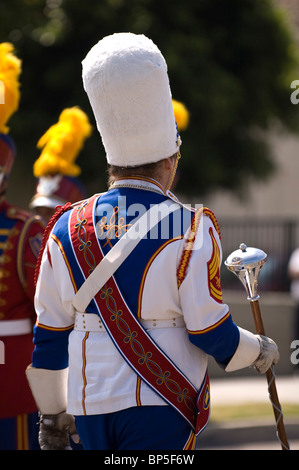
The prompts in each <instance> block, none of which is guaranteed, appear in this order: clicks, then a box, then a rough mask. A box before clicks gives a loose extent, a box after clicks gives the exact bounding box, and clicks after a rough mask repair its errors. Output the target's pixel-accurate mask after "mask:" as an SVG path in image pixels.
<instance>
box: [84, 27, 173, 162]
mask: <svg viewBox="0 0 299 470" xmlns="http://www.w3.org/2000/svg"><path fill="white" fill-rule="evenodd" d="M82 64H83V84H84V88H85V91H86V92H87V95H88V97H89V100H90V103H91V106H92V109H93V112H94V115H95V119H96V123H97V127H98V130H99V132H100V134H101V137H102V141H103V145H104V147H105V150H106V157H107V162H108V164H109V165H113V166H114V167H121V168H132V167H140V166H144V165H148V164H153V163H156V162H159V161H161V160H163V159H167V158H169V157H171V156H172V155H175V154H177V153H178V151H179V147H180V137H179V134H178V130H177V126H176V122H175V117H174V110H173V104H172V97H171V91H170V86H169V79H168V74H167V65H166V62H165V60H164V57H163V56H162V54H161V52H160V51H159V49H158V48H157V46H156V45H155V44H154V43H153V42H152V41H151V40H150V39H148V38H147V37H145V36H144V35H136V34H132V33H118V34H113V35H111V36H108V37H105V38H104V39H102V40H101V41H99V42H98V43H97V44H96V45H95V46H94V47H93V48H92V49H91V50H90V51H89V53H88V54H87V56H86V58H85V59H84V60H83V62H82Z"/></svg>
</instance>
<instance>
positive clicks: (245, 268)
mask: <svg viewBox="0 0 299 470" xmlns="http://www.w3.org/2000/svg"><path fill="white" fill-rule="evenodd" d="M266 259H267V255H266V253H264V251H262V250H259V249H258V248H252V247H247V246H246V245H245V243H241V245H240V247H239V250H236V251H233V253H231V254H230V255H229V256H228V257H227V259H226V260H225V262H224V264H225V266H226V267H227V269H228V270H229V271H232V272H233V273H234V274H235V275H236V276H237V277H238V278H239V279H240V281H241V282H242V284H243V285H244V287H245V289H246V292H247V299H248V300H251V301H253V300H258V299H259V297H260V296H259V295H258V293H257V287H258V277H259V274H260V270H261V269H262V267H263V265H264V264H265V262H266Z"/></svg>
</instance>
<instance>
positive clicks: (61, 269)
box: [33, 178, 251, 415]
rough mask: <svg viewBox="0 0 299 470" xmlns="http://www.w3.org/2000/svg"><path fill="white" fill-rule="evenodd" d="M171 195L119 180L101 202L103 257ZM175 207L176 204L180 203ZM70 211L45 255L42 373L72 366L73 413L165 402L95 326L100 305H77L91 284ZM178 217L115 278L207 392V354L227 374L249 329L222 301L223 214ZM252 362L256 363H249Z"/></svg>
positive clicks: (40, 296) (89, 256) (39, 298)
mask: <svg viewBox="0 0 299 470" xmlns="http://www.w3.org/2000/svg"><path fill="white" fill-rule="evenodd" d="M169 198H172V196H171V195H168V194H165V193H164V191H163V189H162V188H161V187H160V185H159V184H158V183H157V182H155V181H153V180H147V179H143V178H130V179H122V180H119V181H117V182H116V183H115V184H114V186H113V187H112V188H110V189H109V191H108V192H107V193H104V194H103V195H99V198H98V201H97V207H96V211H95V215H94V217H95V224H94V225H95V230H96V231H97V237H98V242H99V243H100V245H101V248H102V250H103V252H104V253H107V252H108V251H109V249H110V248H111V246H113V245H114V243H116V242H117V240H118V239H119V238H120V237H121V236H122V235H123V234H124V233H125V232H126V231H127V230H128V228H129V227H130V226H131V225H132V223H133V221H135V220H136V218H137V217H138V216H139V215H141V213H142V211H143V210H147V209H148V208H149V207H150V206H151V205H153V204H157V203H159V202H162V201H164V200H168V199H169ZM173 202H174V204H177V202H176V199H175V198H173ZM178 204H179V203H178ZM73 210H76V208H75V209H73ZM70 213H71V211H68V212H66V213H65V214H63V215H62V216H61V218H60V219H59V220H58V221H57V223H56V225H55V226H54V229H53V230H52V232H51V234H50V236H49V239H48V242H47V245H46V247H45V249H44V252H43V257H42V262H41V266H40V272H39V276H38V282H37V289H36V296H35V306H36V312H37V324H36V326H35V339H34V341H35V351H34V353H33V367H36V368H44V369H52V370H58V369H64V368H66V367H69V377H68V408H67V411H68V412H69V413H71V414H73V415H83V414H87V415H90V414H101V413H109V412H114V411H117V410H121V409H124V408H128V407H132V406H142V405H165V402H164V400H163V399H162V398H161V397H159V396H158V395H157V394H156V393H155V392H154V391H153V390H152V389H151V388H150V387H149V386H148V385H147V384H145V383H142V382H141V380H140V378H138V377H137V375H136V373H135V372H134V371H133V370H132V369H131V368H130V367H129V365H128V364H127V363H126V361H125V360H124V359H123V357H122V356H121V355H120V353H119V352H118V351H117V350H116V348H115V345H114V344H113V342H112V340H111V339H110V337H109V335H108V334H107V333H106V332H105V329H104V328H103V325H101V323H100V322H96V324H94V320H93V323H92V322H91V319H92V318H93V319H94V318H95V316H94V315H91V314H94V313H95V312H94V309H93V304H92V302H91V303H90V305H89V306H88V307H87V309H86V312H80V313H81V314H80V313H77V312H76V311H75V310H74V308H73V306H72V300H73V297H74V294H75V292H76V290H77V289H78V288H79V287H80V285H81V284H82V282H83V278H82V273H80V269H78V267H76V266H75V264H74V263H73V257H74V253H73V252H72V250H71V247H70V244H69V238H70V236H69V233H70V231H71V230H72V227H70V222H69V221H70ZM176 214H177V215H176V217H175V216H173V217H172V218H171V217H168V218H167V217H166V219H164V222H161V223H160V224H159V225H158V227H159V230H158V229H157V228H156V229H155V230H153V232H152V233H150V234H148V235H147V236H146V237H145V238H144V239H143V240H142V241H141V242H140V243H139V244H138V246H137V247H136V248H135V250H134V251H133V252H132V253H131V254H130V255H129V257H128V258H127V259H126V260H125V261H124V263H123V264H122V265H121V267H120V268H119V269H118V270H117V271H116V273H115V275H114V278H115V280H116V282H117V284H118V286H119V289H120V291H121V293H122V295H123V297H124V298H125V300H126V302H127V304H128V306H129V307H130V309H131V311H132V312H133V313H134V315H135V316H137V318H139V319H140V321H141V322H142V323H143V325H144V326H145V328H146V329H147V330H148V331H149V334H150V335H151V336H152V338H153V339H154V341H155V342H156V343H157V344H158V345H159V346H160V347H161V348H162V349H163V351H164V352H165V353H166V354H167V355H168V357H169V358H171V359H172V360H173V361H174V363H175V364H176V365H177V367H178V368H180V369H181V371H182V372H183V373H184V374H185V375H186V376H187V377H188V379H189V380H190V381H191V382H192V384H193V385H194V386H195V387H196V388H198V389H199V388H200V385H201V383H202V381H203V379H204V376H205V373H206V369H207V354H209V355H212V356H214V358H215V359H216V360H217V361H218V362H219V363H221V364H223V365H224V367H225V366H226V365H227V363H228V362H229V361H230V359H231V358H232V356H234V354H235V351H236V349H237V348H238V344H239V339H240V330H239V328H238V327H237V326H236V325H235V324H234V323H233V321H232V319H231V316H230V313H229V309H228V306H227V305H225V304H223V303H222V291H221V285H220V263H221V244H220V233H219V228H218V224H217V221H216V219H215V216H214V215H213V213H212V212H211V211H209V210H201V209H199V210H198V211H194V209H190V208H188V207H186V206H183V205H182V204H180V208H179V210H178V211H177V212H176ZM194 214H197V217H196V218H195V219H193V216H194ZM178 215H179V217H178ZM192 220H193V224H195V225H196V236H195V239H193V240H192V237H191V239H190V237H188V233H190V225H191V221H192ZM83 222H84V221H81V223H83ZM161 224H164V225H163V227H162V225H161ZM86 236H87V237H88V234H86ZM188 243H189V245H188ZM187 245H188V248H189V249H186V248H187ZM190 248H191V249H190ZM86 261H87V262H89V263H90V264H91V268H92V267H94V266H96V265H97V260H96V259H93V253H92V246H90V247H89V251H88V252H87V253H86ZM82 313H83V314H84V316H82ZM86 319H87V320H86ZM250 362H251V359H250V358H249V359H248V364H246V365H249V364H250Z"/></svg>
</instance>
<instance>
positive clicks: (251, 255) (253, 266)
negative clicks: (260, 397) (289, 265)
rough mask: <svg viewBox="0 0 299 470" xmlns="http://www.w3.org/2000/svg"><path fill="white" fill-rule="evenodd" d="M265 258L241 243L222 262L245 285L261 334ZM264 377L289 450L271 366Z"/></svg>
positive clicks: (281, 438)
mask: <svg viewBox="0 0 299 470" xmlns="http://www.w3.org/2000/svg"><path fill="white" fill-rule="evenodd" d="M266 258H267V255H266V253H264V251H262V250H259V249H258V248H251V247H247V246H246V245H245V244H244V243H241V245H240V247H239V250H236V251H234V252H233V253H231V254H230V255H229V256H228V258H227V259H226V261H225V262H224V264H225V266H226V267H227V269H228V270H229V271H232V272H233V273H234V274H235V275H236V276H237V277H238V278H239V279H240V281H241V282H242V284H243V286H244V287H245V289H246V292H247V300H249V301H250V306H251V310H252V314H253V319H254V324H255V328H256V332H257V334H259V335H263V336H266V334H265V329H264V325H263V320H262V315H261V311H260V306H259V301H258V299H259V298H260V296H259V295H258V293H257V286H258V276H259V273H260V270H261V268H262V267H263V265H264V264H265V262H266ZM266 377H267V382H268V392H269V398H270V401H271V404H272V408H273V412H274V416H275V422H276V430H277V437H278V439H279V441H280V444H281V448H282V450H289V444H288V440H287V437H286V432H285V428H284V424H283V414H282V410H281V406H280V403H279V399H278V395H277V390H276V384H275V375H274V367H273V366H272V367H270V369H268V370H267V372H266Z"/></svg>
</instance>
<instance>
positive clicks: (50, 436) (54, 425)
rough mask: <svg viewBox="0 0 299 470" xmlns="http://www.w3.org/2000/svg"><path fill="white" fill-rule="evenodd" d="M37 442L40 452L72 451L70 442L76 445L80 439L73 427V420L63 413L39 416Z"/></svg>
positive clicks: (70, 416)
mask: <svg viewBox="0 0 299 470" xmlns="http://www.w3.org/2000/svg"><path fill="white" fill-rule="evenodd" d="M39 424H40V428H39V435H38V442H39V445H40V448H41V450H72V448H71V445H70V438H69V435H71V438H72V440H73V441H74V442H75V443H76V444H78V443H79V442H80V438H79V436H78V434H77V430H76V427H75V419H74V417H73V416H72V415H69V414H67V413H66V412H65V411H63V412H62V413H59V414H57V415H46V414H41V415H40V422H39Z"/></svg>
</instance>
